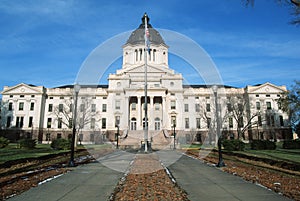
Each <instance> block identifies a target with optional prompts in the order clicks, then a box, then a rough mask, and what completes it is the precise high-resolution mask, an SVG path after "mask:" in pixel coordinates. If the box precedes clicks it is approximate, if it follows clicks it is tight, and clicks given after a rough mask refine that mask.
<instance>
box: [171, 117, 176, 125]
mask: <svg viewBox="0 0 300 201" xmlns="http://www.w3.org/2000/svg"><path fill="white" fill-rule="evenodd" d="M171 125H172V127H174V126H176V116H172V117H171Z"/></svg>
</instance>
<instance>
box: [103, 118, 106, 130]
mask: <svg viewBox="0 0 300 201" xmlns="http://www.w3.org/2000/svg"><path fill="white" fill-rule="evenodd" d="M102 129H106V118H102Z"/></svg>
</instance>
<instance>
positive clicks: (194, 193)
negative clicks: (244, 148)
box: [9, 151, 289, 201]
mask: <svg viewBox="0 0 300 201" xmlns="http://www.w3.org/2000/svg"><path fill="white" fill-rule="evenodd" d="M156 154H157V155H158V158H159V160H160V161H162V162H163V164H164V165H165V166H167V167H168V169H169V170H170V171H171V173H172V175H173V177H174V178H175V179H176V181H177V183H178V184H179V186H180V187H181V188H183V189H184V190H185V191H186V192H187V193H188V197H189V199H190V200H191V201H201V200H204V201H210V200H212V201H218V200H222V201H227V200H228V201H235V200H245V201H251V200H253V201H262V200H264V201H265V200H272V201H287V200H289V199H287V198H285V197H283V196H280V195H278V194H276V193H274V192H272V191H270V190H267V189H265V188H262V187H260V186H257V185H255V184H252V183H249V182H246V181H244V180H242V179H241V178H240V177H237V176H233V175H231V174H228V173H225V172H222V171H221V170H219V169H217V168H215V167H210V166H208V165H206V164H204V163H203V162H201V161H199V160H196V159H193V158H190V157H188V156H185V155H182V154H181V153H179V152H176V151H159V152H156ZM134 157H135V154H131V153H128V152H123V151H117V152H114V153H112V154H108V155H106V156H105V157H103V158H101V159H99V161H100V162H98V161H97V162H94V163H90V164H87V165H82V166H79V167H77V168H75V169H74V171H72V172H69V173H67V174H65V175H63V176H61V177H59V178H57V179H54V180H52V181H50V182H47V183H45V184H43V185H40V186H38V187H36V188H32V189H30V190H29V191H27V192H24V193H23V194H21V195H19V196H15V197H13V198H11V199H9V201H58V200H59V201H94V200H97V201H105V200H108V198H109V196H110V195H111V193H112V192H113V190H114V187H115V186H116V185H117V183H118V181H119V180H120V178H121V177H122V176H123V175H124V172H126V171H127V170H128V168H129V166H130V164H131V162H132V161H133V159H134Z"/></svg>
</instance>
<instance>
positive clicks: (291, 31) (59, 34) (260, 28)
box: [0, 0, 300, 90]
mask: <svg viewBox="0 0 300 201" xmlns="http://www.w3.org/2000/svg"><path fill="white" fill-rule="evenodd" d="M144 12H147V13H148V15H149V17H150V23H151V24H152V25H153V26H154V28H162V29H169V30H172V31H176V32H179V33H181V34H184V35H186V36H188V37H190V38H191V39H193V40H194V41H196V42H197V43H198V44H199V45H200V46H201V47H203V48H204V49H205V51H206V52H207V53H208V54H209V55H210V56H211V58H212V59H213V61H214V62H215V64H216V66H217V68H218V70H219V72H220V74H221V76H222V78H223V81H224V84H226V85H232V86H236V87H244V86H246V85H255V84H259V83H264V82H271V83H274V84H276V85H286V86H288V87H289V86H290V85H291V84H292V83H293V81H294V80H295V79H299V75H300V37H299V33H300V26H294V25H290V24H289V22H290V21H291V20H292V19H293V17H292V16H291V15H290V13H291V12H292V10H291V9H290V8H289V7H288V6H287V5H285V4H279V3H277V2H276V1H275V0H256V2H255V5H254V7H245V6H244V5H243V1H242V0H227V1H211V0H201V1H181V0H169V1H166V0H151V1H150V0H142V1H141V0H139V1H137V0H129V1H124V0H115V1H103V0H94V1H89V0H86V1H80V0H65V1H63V0H57V1H55V0H43V1H38V0H22V1H18V0H14V1H11V0H1V3H0V26H1V29H0V36H1V37H0V67H1V73H0V90H2V89H3V86H5V85H8V86H13V85H16V84H19V83H21V82H24V83H29V84H34V85H38V86H40V85H43V86H45V87H56V86H60V85H65V84H73V83H74V80H75V78H76V75H77V73H78V71H79V69H80V66H81V64H82V63H83V61H84V60H85V58H86V57H87V56H88V55H89V53H90V52H91V51H92V50H93V49H94V48H96V47H97V46H98V45H99V44H101V43H103V42H105V41H106V40H107V39H109V38H111V37H113V36H115V35H117V34H119V33H122V32H125V31H129V30H134V29H136V28H137V27H138V26H139V24H140V23H141V17H142V15H143V14H144ZM125 42H126V41H124V43H125ZM120 48H121V47H120ZM186 66H188V64H186V63H185V62H183V61H179V60H178V59H177V58H173V59H172V57H171V58H170V67H171V68H173V69H175V70H176V71H178V72H181V73H182V74H183V76H184V77H185V79H186V81H187V82H188V83H190V84H203V83H201V82H202V81H201V79H199V77H197V76H195V74H194V73H191V72H192V71H191V70H188V67H186ZM118 68H121V66H120V62H116V63H114V65H113V68H112V69H111V71H112V72H113V71H114V69H118ZM199 82H200V83H199Z"/></svg>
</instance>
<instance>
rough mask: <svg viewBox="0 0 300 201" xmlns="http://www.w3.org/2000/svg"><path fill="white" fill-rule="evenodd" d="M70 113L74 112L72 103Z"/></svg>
mask: <svg viewBox="0 0 300 201" xmlns="http://www.w3.org/2000/svg"><path fill="white" fill-rule="evenodd" d="M70 112H73V104H72V103H70Z"/></svg>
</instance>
